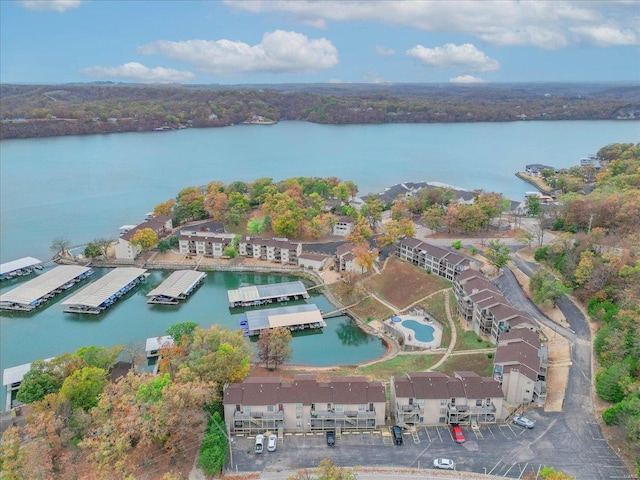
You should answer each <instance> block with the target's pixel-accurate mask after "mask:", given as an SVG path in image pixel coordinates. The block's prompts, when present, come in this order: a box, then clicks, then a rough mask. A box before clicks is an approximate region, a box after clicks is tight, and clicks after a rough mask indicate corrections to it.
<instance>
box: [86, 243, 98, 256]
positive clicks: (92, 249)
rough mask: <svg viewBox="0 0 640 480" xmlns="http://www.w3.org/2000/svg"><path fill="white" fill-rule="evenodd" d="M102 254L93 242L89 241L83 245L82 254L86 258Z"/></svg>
mask: <svg viewBox="0 0 640 480" xmlns="http://www.w3.org/2000/svg"><path fill="white" fill-rule="evenodd" d="M100 255H102V252H101V251H100V248H99V247H98V246H97V245H96V244H95V243H93V242H89V243H88V244H87V246H86V247H84V256H85V257H87V258H96V257H99V256H100Z"/></svg>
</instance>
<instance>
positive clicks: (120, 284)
mask: <svg viewBox="0 0 640 480" xmlns="http://www.w3.org/2000/svg"><path fill="white" fill-rule="evenodd" d="M145 279H146V270H145V269H143V268H134V267H120V268H115V269H114V270H113V271H111V272H109V273H107V274H106V275H105V276H104V277H102V278H99V279H98V280H96V281H95V282H93V283H91V284H90V285H87V286H86V287H84V288H83V289H82V290H80V291H79V292H78V293H76V294H74V295H72V296H71V297H69V298H68V299H66V300H65V301H64V302H62V303H61V305H62V307H63V310H64V311H65V312H67V313H90V314H93V315H97V314H99V313H101V312H103V311H104V310H106V309H107V308H109V307H110V306H111V305H113V304H114V303H115V302H117V301H118V300H119V299H120V298H122V296H124V295H125V294H126V293H127V292H129V291H130V290H131V289H132V288H134V287H135V286H136V285H138V284H139V283H140V282H143V281H144V280H145Z"/></svg>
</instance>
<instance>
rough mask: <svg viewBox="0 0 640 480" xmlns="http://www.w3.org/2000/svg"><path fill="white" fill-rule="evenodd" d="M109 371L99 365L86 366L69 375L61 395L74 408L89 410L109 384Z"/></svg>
mask: <svg viewBox="0 0 640 480" xmlns="http://www.w3.org/2000/svg"><path fill="white" fill-rule="evenodd" d="M107 383H108V380H107V371H106V370H104V369H102V368H97V367H84V368H81V369H80V370H76V371H75V372H73V373H72V374H71V375H69V376H68V377H67V378H66V379H65V380H64V383H63V384H62V388H61V389H60V395H62V396H63V397H64V398H65V399H67V400H68V401H69V404H70V405H71V407H72V408H82V409H83V410H85V411H88V410H90V409H92V408H93V407H95V406H96V405H97V404H98V397H99V396H100V394H101V393H102V391H103V390H104V387H105V386H106V385H107Z"/></svg>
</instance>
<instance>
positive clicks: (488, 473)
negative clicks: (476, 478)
mask: <svg viewBox="0 0 640 480" xmlns="http://www.w3.org/2000/svg"><path fill="white" fill-rule="evenodd" d="M501 462H502V460H498V463H496V464H495V465H494V466H493V468H492V469H491V470H489V471H488V472H487V475H491V474H492V473H493V471H494V470H495V469H496V468H498V465H500V463H501Z"/></svg>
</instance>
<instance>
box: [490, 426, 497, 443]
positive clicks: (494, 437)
mask: <svg viewBox="0 0 640 480" xmlns="http://www.w3.org/2000/svg"><path fill="white" fill-rule="evenodd" d="M489 433H490V434H491V436H492V437H493V439H494V440H495V439H496V436H495V434H494V433H493V430H492V429H491V427H489Z"/></svg>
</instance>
